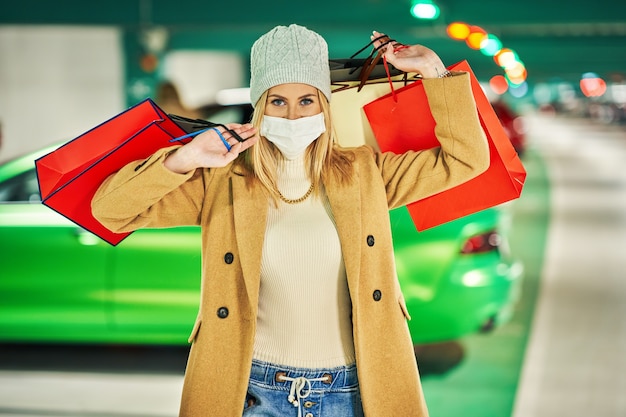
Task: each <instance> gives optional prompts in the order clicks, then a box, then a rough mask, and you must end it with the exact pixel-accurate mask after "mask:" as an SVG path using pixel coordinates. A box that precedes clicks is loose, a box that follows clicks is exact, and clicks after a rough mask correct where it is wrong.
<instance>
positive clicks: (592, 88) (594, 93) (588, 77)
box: [580, 72, 606, 97]
mask: <svg viewBox="0 0 626 417" xmlns="http://www.w3.org/2000/svg"><path fill="white" fill-rule="evenodd" d="M580 90H581V91H582V92H583V94H584V95H585V96H586V97H600V96H602V95H603V94H604V93H606V82H605V81H604V80H603V79H602V78H600V76H599V75H598V74H596V73H593V72H587V73H585V74H583V76H582V78H581V79H580Z"/></svg>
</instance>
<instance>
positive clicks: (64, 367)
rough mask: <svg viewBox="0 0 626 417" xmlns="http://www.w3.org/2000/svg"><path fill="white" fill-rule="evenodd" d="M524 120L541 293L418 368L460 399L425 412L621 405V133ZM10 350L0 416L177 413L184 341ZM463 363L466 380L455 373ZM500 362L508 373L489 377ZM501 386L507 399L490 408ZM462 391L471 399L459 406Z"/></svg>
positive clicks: (624, 382) (525, 412) (3, 368)
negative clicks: (431, 370)
mask: <svg viewBox="0 0 626 417" xmlns="http://www.w3.org/2000/svg"><path fill="white" fill-rule="evenodd" d="M529 122H530V129H531V135H530V142H531V143H530V146H531V147H532V148H533V150H534V151H536V152H537V153H538V154H539V155H541V157H542V158H543V159H544V160H545V162H546V164H547V166H548V173H549V177H550V181H551V183H552V189H551V196H552V202H551V204H552V208H551V210H552V212H551V223H550V227H549V230H548V241H547V246H546V253H545V263H544V265H543V270H542V273H541V280H540V285H539V288H538V298H537V300H536V302H534V299H533V300H531V301H532V302H528V303H526V304H525V305H526V306H530V308H531V309H532V308H534V317H533V320H532V326H530V325H529V326H528V327H530V331H529V330H528V327H524V326H522V325H520V324H519V323H518V322H516V321H515V320H513V322H512V323H511V324H509V325H506V326H504V327H503V328H502V329H499V330H497V331H496V333H495V334H494V335H487V336H476V337H469V338H468V339H467V341H466V345H465V347H466V348H467V347H469V349H470V353H471V352H474V354H466V358H465V359H464V361H465V363H464V364H463V365H462V366H460V367H459V369H458V370H451V371H450V372H448V373H447V374H445V375H438V376H435V377H429V376H426V377H425V390H426V391H427V399H428V396H430V397H431V398H433V403H434V405H435V406H436V403H437V400H438V399H441V403H448V404H453V403H458V404H457V407H458V409H461V410H465V411H464V412H462V413H460V412H456V411H450V412H446V411H444V410H450V408H448V409H445V408H442V409H441V410H440V411H435V410H436V407H434V408H433V409H431V414H432V415H433V417H458V416H459V415H468V416H470V417H505V416H507V415H511V412H510V410H511V408H513V411H512V415H513V417H560V416H567V417H582V416H585V417H587V416H596V417H618V416H619V417H623V416H626V396H625V395H624V393H626V320H625V318H626V272H624V271H626V256H624V254H623V252H624V250H625V248H626V169H625V165H626V164H625V162H626V133H624V130H623V129H619V128H616V127H604V126H599V125H590V124H589V123H588V122H585V121H579V120H568V119H566V120H564V119H551V118H532V119H531V120H529ZM526 204H527V205H528V204H530V203H529V202H526ZM527 209H528V207H526V208H525V210H527ZM526 215H529V216H532V213H530V214H529V213H526ZM514 227H515V225H514ZM531 244H532V243H531ZM538 281H539V280H538ZM533 298H534V294H533ZM535 307H536V308H535ZM520 314H523V312H520ZM527 314H528V317H529V319H528V320H527V321H528V322H530V317H531V316H532V314H533V311H532V310H530V311H528V312H527ZM521 333H523V334H521ZM512 336H514V337H515V340H517V341H518V344H519V341H522V342H523V343H522V345H523V346H522V347H521V348H519V352H518V353H515V352H514V354H512V353H511V352H512V351H513V349H509V350H507V349H502V347H503V346H507V345H503V344H502V343H501V341H502V340H507V338H511V337H512ZM526 340H528V341H529V343H528V347H527V349H526V350H525V353H524V347H526ZM489 345H490V346H493V345H499V347H500V350H496V348H493V347H488V346H489ZM486 346H487V347H486ZM15 349H17V350H15ZM15 349H14V350H10V349H9V350H6V349H3V350H1V351H0V416H14V417H25V416H28V417H56V416H68V417H78V416H81V417H147V416H152V417H173V416H175V415H177V411H178V401H179V397H180V390H181V387H182V372H183V369H184V361H185V357H186V348H180V349H169V350H165V349H164V350H160V349H156V350H154V349H145V348H121V349H119V348H110V347H109V348H106V347H85V348H76V347H74V348H66V347H36V346H30V347H17V348H15ZM489 349H491V350H489ZM7 352H9V354H10V355H11V356H10V357H7V356H6V355H7ZM494 352H496V353H497V356H496V355H494ZM507 354H508V355H509V356H510V357H505V355H507ZM2 355H5V357H1V356H2ZM515 355H517V357H518V358H517V359H516V357H515ZM522 360H523V365H522V366H521V376H520V373H519V368H520V364H521V361H522ZM472 361H474V365H472ZM516 361H519V362H516ZM472 366H473V367H472ZM507 367H510V369H507ZM474 369H478V370H479V371H478V372H476V371H475V370H474ZM463 372H465V373H466V375H467V379H466V380H462V379H455V378H456V376H457V375H459V374H460V373H463ZM504 372H508V376H507V378H508V379H507V380H508V381H511V380H513V382H511V383H508V384H504V385H505V386H502V385H503V384H499V383H498V382H494V381H495V379H494V380H491V381H489V378H492V377H493V378H496V377H497V375H498V373H504ZM518 377H519V384H518ZM504 390H508V391H509V397H510V398H511V400H510V401H508V400H507V401H501V404H500V405H499V407H500V408H498V407H496V405H494V404H496V403H498V398H497V397H498V396H499V395H500V394H501V393H502V392H503V391H504ZM516 390H517V392H516ZM464 398H479V399H480V401H478V402H475V403H474V405H473V406H469V407H468V406H467V405H465V404H463V399H464ZM513 399H514V401H513ZM513 403H514V404H513ZM490 405H491V409H490V408H489V407H490ZM503 410H506V411H503Z"/></svg>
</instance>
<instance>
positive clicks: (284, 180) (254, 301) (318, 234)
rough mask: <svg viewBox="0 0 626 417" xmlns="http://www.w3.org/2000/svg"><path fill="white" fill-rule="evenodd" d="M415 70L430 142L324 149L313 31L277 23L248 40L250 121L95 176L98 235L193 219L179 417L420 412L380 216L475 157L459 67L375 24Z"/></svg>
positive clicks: (479, 151)
mask: <svg viewBox="0 0 626 417" xmlns="http://www.w3.org/2000/svg"><path fill="white" fill-rule="evenodd" d="M372 39H373V40H375V39H377V40H375V42H374V46H375V47H382V48H386V51H385V56H386V59H387V60H388V61H389V62H390V63H391V64H393V65H394V66H395V67H397V68H399V69H402V70H405V71H414V72H419V73H421V74H422V76H423V77H424V86H425V89H426V93H427V96H428V100H429V104H430V106H431V110H432V113H433V116H434V118H435V120H436V121H437V123H438V126H437V131H436V133H437V136H438V138H439V140H440V142H441V147H440V148H437V149H433V150H428V151H422V152H409V153H406V154H403V155H394V154H391V153H383V154H381V153H376V152H374V151H373V150H372V149H371V148H369V147H365V146H363V147H359V148H352V149H342V148H340V147H338V146H337V145H336V142H335V138H334V136H333V133H332V132H333V130H332V122H331V117H330V114H329V104H328V101H329V100H330V98H331V90H330V75H329V67H328V50H327V45H326V42H325V41H324V40H323V39H322V38H321V36H319V35H318V34H316V33H315V32H312V31H309V30H308V29H306V28H304V27H301V26H297V25H291V26H289V27H284V26H279V27H276V28H274V29H272V30H271V31H270V32H268V33H266V34H265V35H263V36H262V37H261V38H259V39H258V40H257V41H256V42H255V44H254V45H253V47H252V53H251V80H250V91H251V92H250V95H251V102H252V103H253V105H254V106H255V112H254V115H253V119H252V123H251V124H244V125H229V127H230V128H232V129H234V130H235V131H236V132H237V133H238V134H239V135H240V136H241V137H243V138H244V139H247V140H245V141H243V142H238V141H237V140H235V138H232V137H230V135H229V134H228V133H227V132H221V134H222V138H220V137H219V135H218V134H217V133H216V132H207V133H203V134H200V135H198V136H197V137H196V138H194V140H192V141H191V142H189V143H188V144H186V145H184V146H174V147H171V148H168V149H162V150H160V151H158V152H157V153H155V154H154V155H153V156H151V157H150V158H149V159H148V160H147V161H138V162H136V163H133V164H130V165H128V166H127V167H125V168H123V169H122V170H121V171H119V172H118V173H117V174H114V175H113V176H111V177H110V178H108V179H107V180H106V181H105V182H104V184H103V185H102V186H101V187H100V189H99V191H98V193H97V194H96V196H95V197H94V200H93V202H92V208H93V212H94V215H95V216H96V217H97V218H98V219H99V220H100V221H101V222H102V223H103V224H104V225H106V226H107V227H109V228H111V229H112V230H115V231H118V232H121V231H130V230H135V229H137V228H141V227H165V226H177V225H189V224H192V225H201V226H202V254H203V274H202V294H201V304H200V311H199V314H198V318H197V321H196V323H195V326H194V329H193V331H192V334H191V337H190V342H192V343H193V344H192V348H191V352H190V356H189V361H188V364H187V371H186V375H185V384H184V388H183V395H182V402H181V411H180V414H181V415H182V416H193V417H197V416H241V415H242V412H243V415H245V416H260V415H263V416H281V417H282V416H294V417H295V416H305V415H306V416H315V417H318V416H322V417H325V416H341V417H349V416H362V415H366V416H367V417H376V416H381V417H388V416H403V417H406V416H426V415H427V414H428V412H427V409H426V405H425V402H424V399H423V395H422V389H421V385H420V381H419V374H418V370H417V365H416V361H415V355H414V352H413V347H412V342H411V337H410V334H409V331H408V327H407V325H406V319H407V318H408V314H407V312H406V307H405V305H404V299H403V297H402V294H401V291H400V287H399V284H398V280H397V277H396V273H395V265H394V255H393V246H392V239H391V231H390V224H389V215H388V211H389V209H391V208H394V207H398V206H402V205H406V204H408V203H411V202H413V201H416V200H418V199H420V198H424V197H426V196H428V195H431V194H433V193H437V192H439V191H442V190H444V189H447V188H450V187H453V186H455V185H457V184H460V183H462V182H464V181H467V180H468V179H470V178H472V177H474V176H476V175H478V174H479V173H481V172H482V171H484V170H485V169H486V168H487V166H488V161H489V156H488V148H487V142H486V139H485V136H484V134H483V132H482V129H481V127H480V124H479V121H478V116H477V113H476V109H475V104H474V101H473V98H472V95H471V90H470V84H469V76H468V74H464V73H457V74H454V75H452V74H450V73H448V72H447V71H446V70H445V67H444V65H443V63H442V62H441V60H440V59H439V57H438V56H437V55H436V54H435V53H434V52H433V51H431V50H430V49H428V48H425V47H423V46H420V45H413V46H408V47H407V46H402V47H400V46H399V45H396V44H395V43H394V42H390V43H388V44H386V45H385V43H384V41H385V40H387V41H388V38H384V37H381V35H380V34H379V33H378V32H374V34H373V36H372Z"/></svg>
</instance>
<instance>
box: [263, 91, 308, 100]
mask: <svg viewBox="0 0 626 417" xmlns="http://www.w3.org/2000/svg"><path fill="white" fill-rule="evenodd" d="M267 97H268V98H269V97H276V98H280V99H283V100H287V97H283V96H281V95H280V94H276V93H272V94H270V95H268V96H267ZM311 97H317V95H316V94H313V93H309V94H305V95H303V96H300V97H298V100H302V99H303V98H311Z"/></svg>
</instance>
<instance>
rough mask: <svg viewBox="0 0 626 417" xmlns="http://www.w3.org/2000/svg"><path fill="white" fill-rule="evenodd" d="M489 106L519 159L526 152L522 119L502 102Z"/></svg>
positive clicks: (524, 128) (524, 129) (498, 101)
mask: <svg viewBox="0 0 626 417" xmlns="http://www.w3.org/2000/svg"><path fill="white" fill-rule="evenodd" d="M491 106H492V107H493V110H494V111H495V112H496V115H497V116H498V119H500V122H501V123H502V127H503V128H504V131H505V132H506V134H507V136H508V137H509V139H510V140H511V144H512V145H513V148H515V151H516V152H517V154H518V155H519V156H520V157H521V156H522V155H523V154H524V151H525V150H526V127H525V123H524V118H523V117H522V116H520V115H519V114H517V112H515V110H513V109H512V108H511V106H509V105H508V104H506V103H505V102H504V101H502V100H497V101H494V102H492V103H491Z"/></svg>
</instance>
